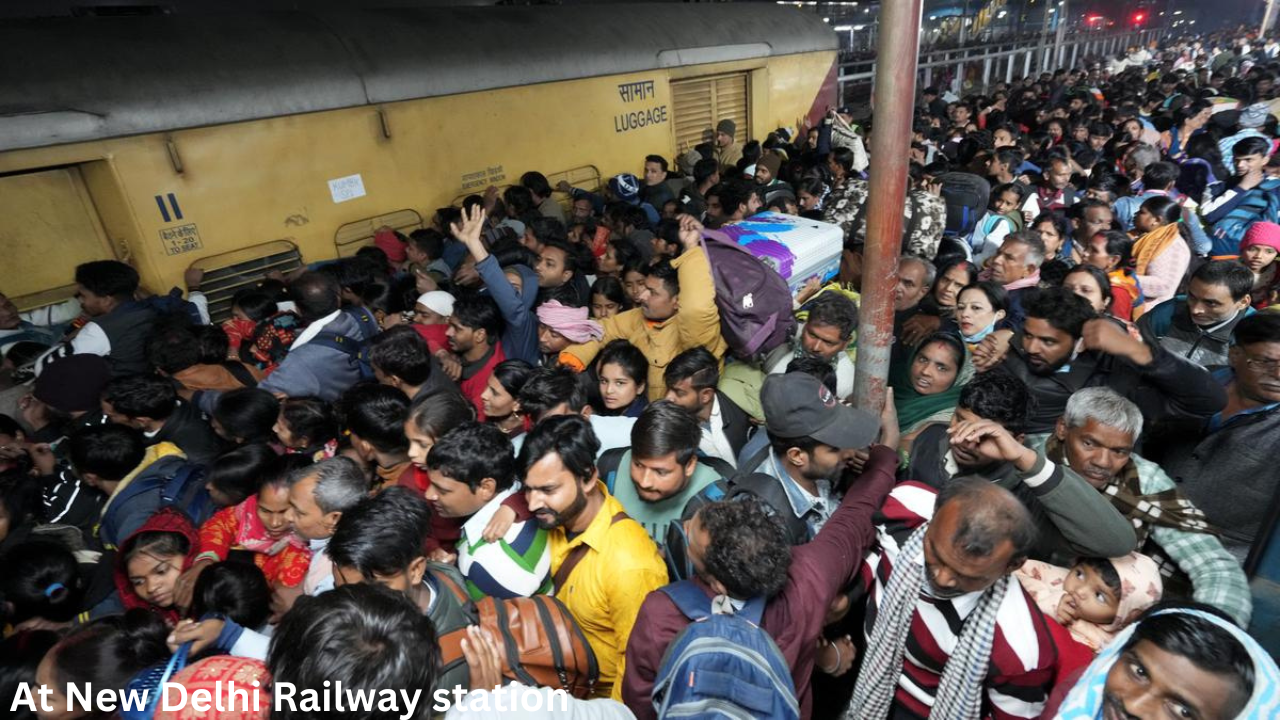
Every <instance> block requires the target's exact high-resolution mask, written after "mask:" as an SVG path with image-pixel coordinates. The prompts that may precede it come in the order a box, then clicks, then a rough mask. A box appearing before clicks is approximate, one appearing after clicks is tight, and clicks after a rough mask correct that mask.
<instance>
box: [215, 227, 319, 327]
mask: <svg viewBox="0 0 1280 720" xmlns="http://www.w3.org/2000/svg"><path fill="white" fill-rule="evenodd" d="M191 267H193V268H199V269H201V270H204V279H203V280H202V281H201V282H200V290H201V291H202V292H203V293H204V295H205V297H206V298H208V299H209V317H210V318H211V319H212V320H213V322H215V323H217V322H222V321H223V320H226V319H227V318H229V317H231V300H232V298H233V297H234V296H235V294H236V293H238V292H240V291H241V290H247V289H252V288H255V287H257V286H258V283H259V282H261V281H262V279H263V278H264V277H266V275H267V273H269V272H271V271H273V270H279V271H280V272H282V273H288V272H289V271H290V270H296V269H298V268H300V267H302V253H300V252H298V246H297V245H294V244H293V243H291V242H289V241H288V240H273V241H271V242H267V243H262V244H261V245H254V246H252V247H247V248H241V249H239V250H233V251H232V252H229V253H223V254H221V255H212V256H210V257H205V258H200V259H199V260H197V261H195V262H194V263H192V264H191Z"/></svg>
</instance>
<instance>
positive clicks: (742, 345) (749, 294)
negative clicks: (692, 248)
mask: <svg viewBox="0 0 1280 720" xmlns="http://www.w3.org/2000/svg"><path fill="white" fill-rule="evenodd" d="M702 251H703V252H705V253H706V254H707V262H708V263H709V264H710V265H711V279H712V280H713V281H714V283H715V286H716V307H717V308H718V309H719V311H720V334H721V336H723V337H724V340H725V342H726V343H728V344H729V350H730V351H731V352H732V353H733V354H734V355H736V356H737V357H739V358H742V359H744V360H745V359H750V358H754V357H757V356H760V355H763V354H765V353H767V352H769V351H770V350H772V349H774V348H776V347H778V346H779V345H781V344H782V343H784V342H786V341H787V340H789V339H790V338H791V336H792V335H794V334H795V330H796V318H795V315H794V313H793V312H792V307H791V288H790V287H788V286H787V281H786V280H783V279H782V276H781V275H779V274H778V271H777V270H774V269H773V268H772V267H770V266H769V265H768V264H767V263H765V262H763V261H761V260H760V258H758V257H756V256H755V255H753V254H751V252H750V251H749V250H747V249H746V248H744V247H742V246H741V245H739V244H738V243H736V242H734V241H733V240H732V239H730V238H729V236H728V235H726V234H724V233H722V232H719V231H716V230H705V231H703V233H702Z"/></svg>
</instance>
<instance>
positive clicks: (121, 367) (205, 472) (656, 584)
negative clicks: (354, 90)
mask: <svg viewBox="0 0 1280 720" xmlns="http://www.w3.org/2000/svg"><path fill="white" fill-rule="evenodd" d="M1272 46H1273V44H1264V43H1261V42H1259V41H1256V40H1251V39H1249V38H1244V37H1241V38H1239V39H1237V40H1235V41H1232V40H1230V39H1223V38H1217V37H1209V38H1204V39H1198V40H1194V41H1193V40H1186V41H1176V42H1171V43H1168V44H1167V47H1165V48H1164V49H1162V50H1157V52H1155V53H1148V52H1146V51H1145V50H1144V51H1139V50H1137V49H1135V50H1133V52H1131V53H1128V54H1126V55H1125V56H1123V57H1122V58H1119V59H1117V61H1116V62H1112V63H1109V64H1107V65H1105V66H1104V65H1102V64H1101V63H1095V64H1093V65H1090V66H1086V67H1084V68H1083V69H1076V68H1066V69H1062V70H1059V71H1057V72H1055V73H1046V74H1043V75H1041V76H1039V77H1029V78H1025V79H1022V80H1019V81H1017V82H1014V83H1011V84H1007V85H1006V84H1005V83H996V84H995V85H994V86H993V87H991V88H990V89H989V91H988V92H987V94H985V95H983V96H965V97H948V95H947V94H946V93H940V92H939V91H938V90H937V89H936V88H925V89H924V90H923V92H922V99H921V102H920V105H919V107H918V110H917V115H916V120H915V125H914V137H913V141H912V143H911V150H910V152H911V158H910V160H911V165H910V178H911V183H910V188H909V191H908V195H907V198H906V199H905V202H904V236H903V240H902V255H901V258H900V260H899V262H898V265H897V271H896V273H895V276H894V280H893V282H894V283H895V285H894V289H893V305H894V344H893V347H892V357H891V368H890V373H889V378H888V384H889V388H890V391H889V393H888V395H889V397H888V400H887V401H886V402H885V403H884V406H883V407H882V408H859V407H855V406H854V404H853V400H852V394H853V386H854V380H855V377H856V363H855V357H856V351H857V347H858V313H859V303H860V300H861V292H862V288H863V282H864V278H863V272H862V268H863V265H862V253H863V249H864V246H865V244H866V243H868V242H871V240H869V239H868V238H867V236H866V222H865V220H866V214H867V196H868V188H869V186H868V182H869V181H868V177H867V173H868V170H869V168H870V167H871V162H872V161H873V160H875V158H871V157H869V156H868V153H867V147H868V145H867V137H868V135H869V133H872V132H876V128H875V126H874V124H872V125H870V126H868V127H859V125H858V124H857V123H855V122H854V119H853V117H852V115H851V113H850V112H849V109H848V108H839V109H838V110H833V111H831V112H829V113H828V114H827V115H826V117H825V118H823V119H822V121H821V122H820V123H818V124H817V125H816V126H815V127H811V128H801V129H799V130H798V131H794V132H793V131H790V130H787V129H779V130H777V131H775V132H770V133H768V134H767V137H766V138H764V139H763V140H761V141H757V140H750V139H748V138H746V137H743V133H741V132H740V128H738V127H737V125H736V124H735V123H734V122H733V121H732V120H727V119H724V120H720V121H719V122H718V124H717V125H716V127H715V129H714V132H711V131H709V132H708V138H707V142H705V143H704V144H701V145H698V146H697V147H695V148H693V149H690V150H688V151H687V152H685V153H683V154H682V155H680V156H679V158H678V159H676V161H675V162H674V163H671V162H669V161H668V159H667V158H665V157H662V156H658V155H650V156H647V157H644V158H636V160H637V163H636V165H637V168H636V169H637V170H640V169H642V170H643V172H641V173H639V174H630V173H623V174H619V175H617V176H614V177H612V178H610V179H609V180H608V181H607V183H606V184H605V187H603V188H599V189H592V188H587V189H583V188H573V187H569V186H568V185H565V184H561V185H560V186H559V187H552V186H551V185H550V183H549V182H548V180H547V178H546V177H545V176H544V175H543V174H541V173H539V172H536V171H531V172H528V173H525V174H524V175H523V177H521V179H520V183H519V184H517V185H513V186H511V187H508V188H506V189H505V190H499V189H498V188H490V189H489V190H488V191H487V192H485V193H484V194H483V195H475V196H471V197H468V198H466V200H465V201H463V202H462V204H461V206H460V207H448V208H443V209H441V210H439V211H438V212H437V213H436V214H435V216H434V217H433V218H432V220H431V222H430V223H429V225H430V226H429V227H424V228H422V229H417V230H414V231H412V232H410V233H409V234H407V235H404V234H401V233H399V232H397V231H395V230H393V229H391V228H382V229H381V230H379V231H378V232H377V234H376V236H375V237H374V238H373V240H372V242H371V244H370V245H369V246H368V247H365V248H363V249H361V250H360V252H359V253H358V254H357V255H356V256H355V257H351V258H345V259H340V260H336V261H323V262H317V263H314V264H313V265H311V266H309V267H304V268H299V269H298V270H296V271H294V272H291V273H288V274H278V273H277V274H272V275H270V276H268V277H265V278H263V279H262V280H261V281H259V282H255V283H252V284H250V285H248V286H246V287H245V288H244V289H242V290H240V291H239V292H237V293H236V294H235V295H234V297H233V298H232V299H231V304H230V306H229V307H225V308H223V307H220V306H217V304H216V303H215V304H214V305H213V307H212V308H211V303H210V301H209V298H207V297H206V296H205V295H204V293H203V292H202V291H201V287H200V285H201V282H202V281H203V275H202V273H201V272H199V271H196V270H193V271H189V272H188V273H187V276H186V278H185V281H186V292H185V293H183V292H181V291H175V292H173V293H170V294H168V295H165V296H155V295H149V294H147V293H146V292H144V291H142V290H140V288H139V277H138V273H137V272H136V271H135V270H134V269H133V268H132V267H130V266H129V265H128V264H126V263H123V262H118V261H115V260H98V261H93V262H88V263H85V264H82V265H80V266H78V267H77V268H76V270H75V283H76V291H77V292H76V298H75V299H74V300H72V301H70V302H69V303H65V304H63V305H60V306H53V307H45V308H40V309H37V310H35V311H30V312H19V311H18V309H17V308H16V307H15V306H14V304H13V302H12V301H10V300H9V299H8V298H6V297H4V296H0V353H3V358H4V366H3V367H4V371H5V375H6V384H5V386H4V389H3V390H0V568H2V569H0V593H2V594H3V598H2V599H3V602H2V603H0V612H2V613H3V615H4V620H5V637H4V639H3V641H2V642H0V645H3V648H4V650H3V652H0V667H2V668H3V674H2V675H0V678H2V679H0V688H3V696H2V697H0V701H2V702H3V703H4V705H5V707H6V708H9V709H10V714H9V715H8V717H14V718H24V717H33V716H35V717H40V718H43V719H44V720H51V719H53V718H58V719H59V720H64V719H65V720H69V719H70V718H77V717H111V716H112V714H113V713H112V711H111V710H110V709H102V708H96V709H84V708H78V709H75V710H70V711H68V710H67V709H66V708H65V704H66V700H67V698H68V697H70V696H71V695H72V693H73V691H74V687H73V686H76V685H78V684H85V683H92V684H93V687H94V688H95V689H102V688H105V689H116V690H123V689H125V688H126V687H135V686H136V685H137V683H139V682H143V680H140V678H145V677H147V676H148V675H147V673H148V671H149V670H154V669H155V668H157V667H163V666H164V665H165V664H166V663H168V662H169V660H170V658H171V656H172V655H173V654H174V653H180V654H181V656H182V657H185V658H186V659H187V660H186V662H187V663H188V664H187V665H186V666H185V668H183V669H181V670H180V671H179V672H177V673H176V674H175V675H174V676H173V677H172V682H174V683H177V684H179V685H182V686H183V687H186V688H188V689H190V690H192V691H193V692H194V691H195V690H197V689H211V690H212V692H214V693H215V694H216V693H219V692H223V690H222V689H220V688H223V687H224V686H223V684H221V681H226V680H235V681H237V682H241V683H244V684H248V683H251V682H254V681H256V682H258V683H259V685H260V686H261V687H262V688H264V689H265V690H266V691H267V692H266V693H264V695H263V697H262V699H260V701H259V700H255V701H254V702H252V703H249V706H246V707H243V708H241V707H232V708H231V709H220V710H213V709H211V708H209V707H208V706H205V710H201V709H199V708H198V707H196V706H194V705H191V706H185V707H182V708H179V709H177V710H169V709H160V710H156V711H155V714H154V716H155V717H172V718H202V717H209V718H212V717H219V718H224V717H244V718H262V717H267V716H270V717H273V718H278V717H288V718H304V717H306V718H321V717H324V718H333V717H350V718H383V717H402V716H411V717H428V716H429V715H430V714H431V713H433V712H443V711H444V710H443V708H432V706H431V705H430V704H429V703H422V704H420V705H418V706H417V709H416V710H414V711H412V712H411V713H410V714H409V715H403V711H399V712H391V711H390V710H386V709H384V710H382V711H378V710H368V711H358V710H350V711H346V712H345V713H344V712H339V711H334V710H324V711H322V710H319V709H317V710H306V709H305V708H304V709H301V710H299V709H297V708H281V707H279V706H273V704H272V703H271V701H270V699H269V698H270V694H271V693H270V690H271V688H272V687H273V683H274V684H275V687H277V688H281V687H283V683H286V682H287V683H292V684H293V685H294V686H296V687H298V688H317V689H318V688H320V687H322V686H323V687H325V688H328V687H329V686H330V683H331V682H332V683H341V685H342V686H344V687H348V688H367V689H385V688H390V689H404V688H418V689H423V690H425V691H428V694H429V692H430V691H431V690H445V691H448V692H450V693H452V692H453V690H454V689H464V690H468V691H470V692H469V694H467V695H466V696H465V698H466V699H465V700H462V701H461V702H458V703H456V704H454V705H453V707H451V708H449V709H448V710H447V714H446V717H449V718H484V717H531V718H533V717H537V718H542V717H547V718H553V717H557V718H558V717H563V718H569V717H579V718H632V717H634V718H642V719H643V718H662V717H676V716H688V715H690V714H694V713H696V712H709V709H713V710H714V709H719V710H720V711H722V712H723V713H725V715H724V716H726V717H727V716H733V717H754V718H806V719H807V718H820V717H821V718H849V719H851V720H882V719H886V718H893V719H894V720H909V719H913V718H926V717H932V718H944V719H946V720H964V719H976V718H992V719H993V720H1012V719H1015V718H1037V717H1046V718H1052V717H1062V718H1071V719H1075V718H1099V717H1107V718H1143V719H1144V720H1150V719H1153V718H1166V717H1180V718H1200V719H1202V720H1210V719H1227V718H1259V719H1261V718H1275V717H1278V716H1280V686H1277V680H1278V677H1277V669H1276V665H1275V662H1274V660H1273V659H1272V658H1271V657H1270V656H1269V655H1268V654H1267V652H1266V651H1264V650H1263V649H1262V647H1261V646H1260V645H1259V644H1258V643H1257V642H1256V641H1255V640H1254V639H1253V638H1251V637H1250V636H1249V635H1248V634H1247V632H1246V630H1247V628H1248V627H1249V622H1250V617H1251V613H1252V598H1251V595H1250V588H1249V582H1248V577H1249V574H1250V573H1251V572H1252V571H1253V569H1254V566H1255V565H1256V564H1257V562H1258V558H1259V554H1260V550H1261V548H1262V545H1263V543H1264V542H1265V538H1266V536H1267V534H1268V532H1269V527H1270V523H1272V522H1274V519H1275V515H1276V513H1277V508H1278V507H1280V506H1278V503H1280V474H1277V472H1276V471H1275V468H1274V466H1273V465H1271V462H1272V461H1271V460H1268V459H1267V458H1268V457H1269V455H1270V452H1269V450H1267V448H1268V447H1269V446H1270V441H1271V440H1273V439H1275V438H1276V437H1277V433H1280V313H1275V312H1273V311H1274V309H1275V307H1277V306H1280V297H1278V293H1280V272H1277V266H1278V260H1277V254H1278V253H1280V155H1277V154H1275V153H1274V151H1275V149H1276V146H1277V142H1278V141H1280V130H1278V128H1277V117H1276V112H1275V111H1276V109H1277V107H1280V106H1278V105H1277V104H1276V103H1277V100H1276V94H1277V90H1276V87H1275V82H1276V76H1277V73H1280V63H1278V62H1277V61H1276V59H1275V54H1274V53H1268V51H1267V49H1268V48H1271V47H1272ZM1120 60H1123V62H1120ZM870 172H871V180H874V172H875V171H874V170H870ZM974 189H978V191H977V192H974ZM974 197H979V198H982V200H980V203H981V206H979V207H970V206H968V205H966V203H972V202H973V200H972V198H974ZM766 210H773V211H777V212H782V213H788V214H792V215H799V216H802V217H805V218H810V219H813V220H818V221H822V222H825V223H830V224H832V225H834V226H837V227H839V228H840V234H841V236H842V237H843V244H842V246H841V247H840V248H839V249H838V253H839V257H840V266H839V272H838V274H837V275H836V276H835V277H832V278H812V279H811V280H810V281H809V282H808V283H806V284H805V285H804V286H803V288H802V289H801V290H800V291H799V293H798V294H796V296H795V297H794V298H793V299H792V306H791V307H789V308H781V309H782V310H783V311H784V312H786V313H790V312H794V313H795V315H796V318H797V320H798V324H797V329H796V331H795V333H794V335H792V336H790V337H787V338H784V339H783V340H782V341H781V342H779V343H776V344H774V345H772V346H770V347H767V348H764V349H763V351H762V352H758V353H754V354H747V353H743V352H740V348H738V347H737V346H736V345H735V343H734V340H733V336H732V335H731V334H730V333H729V332H727V331H726V330H725V327H724V325H723V323H722V321H723V320H724V318H723V311H722V310H721V307H722V305H721V303H722V301H724V300H725V298H724V297H720V296H718V294H717V282H716V268H714V267H712V263H711V262H710V261H709V259H708V256H707V250H705V249H704V243H703V240H704V235H705V233H706V232H707V231H708V230H711V229H717V228H724V227H726V226H731V225H732V224H734V223H739V222H742V221H744V219H748V218H750V217H752V216H753V215H756V214H757V213H759V212H762V211H766ZM835 251H836V250H835V248H833V253H834V252H835ZM1085 278H1088V279H1087V280H1086V279H1085ZM866 281H867V282H879V281H880V280H879V279H874V278H867V279H866ZM2 282H3V279H2V278H0V283H2ZM732 301H733V299H730V303H732ZM211 309H212V310H213V315H214V317H211V316H210V311H211ZM775 309H777V308H775ZM22 683H33V684H38V685H40V686H43V687H44V688H46V689H48V690H49V691H50V696H51V698H52V702H51V703H50V706H49V707H38V706H37V705H31V706H27V705H22V704H19V705H14V704H13V703H14V699H15V698H20V697H21V694H20V690H19V687H20V686H21V684H22ZM555 690H565V691H568V695H560V696H558V697H560V699H561V700H562V704H561V705H554V704H550V701H551V700H553V699H555V697H557V696H556V695H555V694H554V691H555ZM522 693H524V694H532V696H534V697H537V698H541V699H543V700H547V701H548V703H549V704H547V705H546V706H544V709H541V710H539V711H537V712H534V711H531V710H530V711H511V712H505V713H503V712H497V711H493V710H490V709H486V708H483V707H481V706H480V704H479V703H480V702H481V701H482V700H486V698H489V699H492V698H501V697H507V698H514V697H516V696H517V695H520V694H522ZM458 697H462V696H461V695H459V696H458ZM552 708H554V709H552ZM733 713H737V714H736V715H735V714H733Z"/></svg>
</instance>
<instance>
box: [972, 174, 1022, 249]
mask: <svg viewBox="0 0 1280 720" xmlns="http://www.w3.org/2000/svg"><path fill="white" fill-rule="evenodd" d="M1026 193H1027V186H1025V185H1023V184H1022V183H1017V182H1012V183H1004V184H1003V185H997V186H995V187H994V188H993V189H992V190H991V204H990V208H989V209H988V210H987V212H986V213H985V214H984V215H983V216H982V217H981V218H980V219H979V220H978V227H977V228H975V229H974V231H973V236H972V238H970V240H969V248H970V250H971V251H972V253H973V261H974V263H976V264H978V265H982V263H984V262H986V261H987V259H988V258H990V257H991V256H992V255H995V254H996V252H997V251H998V250H999V249H1000V245H1001V244H1002V243H1003V242H1004V236H1005V235H1008V234H1009V233H1011V232H1016V231H1018V230H1021V229H1022V213H1021V212H1019V211H1018V208H1020V207H1022V201H1023V199H1024V198H1025V197H1026Z"/></svg>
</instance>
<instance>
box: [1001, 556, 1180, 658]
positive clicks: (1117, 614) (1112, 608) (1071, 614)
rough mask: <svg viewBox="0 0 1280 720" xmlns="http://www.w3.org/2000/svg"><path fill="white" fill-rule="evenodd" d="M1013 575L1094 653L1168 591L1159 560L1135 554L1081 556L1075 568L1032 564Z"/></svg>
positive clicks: (1045, 610)
mask: <svg viewBox="0 0 1280 720" xmlns="http://www.w3.org/2000/svg"><path fill="white" fill-rule="evenodd" d="M1014 574H1015V575H1017V577H1018V580H1019V581H1020V582H1021V583H1022V587H1023V588H1025V589H1026V591H1027V592H1028V593H1029V594H1030V595H1031V597H1033V598H1035V601H1036V605H1038V606H1039V607H1040V610H1041V611H1042V612H1044V614H1045V615H1048V616H1049V617H1051V618H1054V619H1056V620H1057V621H1058V622H1059V623H1061V624H1062V626H1063V627H1065V628H1067V630H1069V631H1070V632H1071V636H1072V637H1074V638H1075V639H1076V640H1078V641H1080V642H1081V643H1083V644H1085V645H1087V646H1089V648H1090V649H1091V650H1093V651H1094V652H1095V653H1096V652H1098V651H1099V650H1101V649H1103V648H1104V647H1106V646H1107V645H1108V644H1110V643H1111V641H1112V640H1113V639H1114V638H1115V636H1116V634H1117V633H1119V632H1120V631H1121V630H1124V629H1125V628H1126V627H1128V626H1129V624H1130V623H1132V622H1133V621H1134V620H1136V619H1137V618H1138V616H1139V615H1141V614H1142V611H1144V610H1146V609H1147V608H1149V607H1151V606H1152V605H1155V604H1156V603H1158V602H1160V596H1161V594H1162V593H1163V583H1162V582H1161V580H1160V570H1159V568H1157V567H1156V564H1155V561H1153V560H1152V559H1151V558H1149V557H1147V556H1146V555H1142V554H1139V553H1136V552H1135V553H1129V554H1128V555H1125V556H1124V557H1118V558H1110V559H1107V558H1092V557H1082V558H1077V559H1076V562H1075V564H1073V565H1072V566H1071V568H1070V569H1067V568H1062V567H1058V566H1056V565H1050V564H1049V563H1045V562H1040V561H1039V560H1028V561H1027V562H1026V563H1024V564H1023V566H1022V567H1021V568H1019V569H1018V570H1017V571H1016V572H1015V573H1014Z"/></svg>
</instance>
